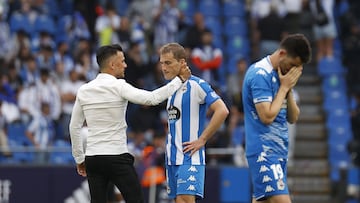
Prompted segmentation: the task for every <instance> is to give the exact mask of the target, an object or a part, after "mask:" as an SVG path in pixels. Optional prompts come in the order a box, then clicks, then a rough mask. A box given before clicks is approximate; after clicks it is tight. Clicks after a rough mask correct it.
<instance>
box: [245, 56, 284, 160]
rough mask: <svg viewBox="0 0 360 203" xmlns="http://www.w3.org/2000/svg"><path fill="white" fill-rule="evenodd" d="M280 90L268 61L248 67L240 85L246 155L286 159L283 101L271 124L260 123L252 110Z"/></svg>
mask: <svg viewBox="0 0 360 203" xmlns="http://www.w3.org/2000/svg"><path fill="white" fill-rule="evenodd" d="M279 87H280V80H279V76H278V73H277V72H276V70H274V69H273V67H272V65H271V62H270V58H269V57H265V58H263V59H262V60H260V61H258V62H257V63H255V64H253V65H252V66H250V67H249V69H248V71H247V72H246V74H245V79H244V84H243V91H242V97H243V105H244V117H245V139H246V141H245V143H246V146H245V149H246V155H247V156H251V155H254V154H260V153H265V154H266V155H276V156H280V157H283V158H286V156H287V153H288V128H287V117H286V115H287V109H286V108H287V106H286V100H284V103H283V105H282V107H281V109H280V112H279V114H278V115H277V116H276V118H275V120H274V121H273V123H271V124H270V125H265V124H264V123H262V122H261V120H260V118H259V116H258V113H257V111H256V108H255V104H257V103H260V102H272V101H273V99H274V98H275V96H276V94H277V92H278V90H279Z"/></svg>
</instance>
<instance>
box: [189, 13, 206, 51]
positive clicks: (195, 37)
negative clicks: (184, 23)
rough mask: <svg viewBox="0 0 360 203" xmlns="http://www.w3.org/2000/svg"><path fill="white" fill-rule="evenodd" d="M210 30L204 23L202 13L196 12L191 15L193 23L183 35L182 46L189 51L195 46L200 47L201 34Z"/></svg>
mask: <svg viewBox="0 0 360 203" xmlns="http://www.w3.org/2000/svg"><path fill="white" fill-rule="evenodd" d="M207 30H210V29H209V28H207V27H206V25H205V20H204V15H203V14H202V13H201V12H196V13H195V14H194V15H193V25H191V26H190V27H188V29H187V33H186V36H185V42H184V47H185V48H186V49H188V50H187V51H189V52H190V53H191V51H192V49H194V48H195V47H200V46H201V44H202V42H201V35H202V33H203V32H204V31H207Z"/></svg>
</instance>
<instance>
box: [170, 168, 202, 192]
mask: <svg viewBox="0 0 360 203" xmlns="http://www.w3.org/2000/svg"><path fill="white" fill-rule="evenodd" d="M166 179H167V192H168V195H169V197H170V198H171V199H175V198H176V196H177V195H194V196H195V197H196V199H202V198H203V197H204V181H205V165H167V166H166Z"/></svg>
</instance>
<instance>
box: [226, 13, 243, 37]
mask: <svg viewBox="0 0 360 203" xmlns="http://www.w3.org/2000/svg"><path fill="white" fill-rule="evenodd" d="M224 31H225V35H226V36H228V37H231V36H234V35H239V36H243V37H246V36H247V34H248V25H247V22H246V20H244V19H242V18H241V17H228V18H226V19H225V22H224Z"/></svg>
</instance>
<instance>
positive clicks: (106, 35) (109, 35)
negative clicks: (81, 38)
mask: <svg viewBox="0 0 360 203" xmlns="http://www.w3.org/2000/svg"><path fill="white" fill-rule="evenodd" d="M120 20H121V17H120V16H119V15H118V14H117V13H116V9H115V7H114V5H113V4H112V3H111V2H110V1H108V2H107V3H106V5H105V11H104V13H103V14H102V15H100V16H98V17H97V18H96V24H95V31H96V35H97V39H98V46H103V45H109V44H112V43H113V38H114V37H115V36H116V32H117V31H118V30H119V28H120Z"/></svg>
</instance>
